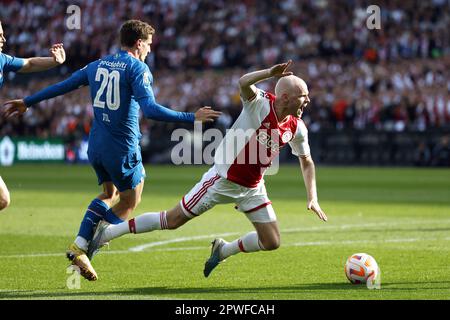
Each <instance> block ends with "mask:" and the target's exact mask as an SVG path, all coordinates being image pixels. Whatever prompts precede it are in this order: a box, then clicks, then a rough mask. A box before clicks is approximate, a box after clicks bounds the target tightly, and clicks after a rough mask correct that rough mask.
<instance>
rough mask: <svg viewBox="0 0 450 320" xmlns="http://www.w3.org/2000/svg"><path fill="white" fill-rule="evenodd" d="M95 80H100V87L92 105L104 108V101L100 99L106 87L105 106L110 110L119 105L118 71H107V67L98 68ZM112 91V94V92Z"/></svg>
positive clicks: (117, 107)
mask: <svg viewBox="0 0 450 320" xmlns="http://www.w3.org/2000/svg"><path fill="white" fill-rule="evenodd" d="M95 81H101V82H102V83H101V84H100V88H99V89H98V91H97V95H96V96H95V99H94V107H97V108H102V109H103V108H105V102H104V101H101V100H100V97H101V96H102V95H103V92H104V91H105V88H106V106H107V107H108V109H110V110H117V109H119V107H120V73H119V71H117V70H114V71H111V72H109V71H108V69H105V68H98V69H97V73H96V75H95ZM113 93H114V94H113Z"/></svg>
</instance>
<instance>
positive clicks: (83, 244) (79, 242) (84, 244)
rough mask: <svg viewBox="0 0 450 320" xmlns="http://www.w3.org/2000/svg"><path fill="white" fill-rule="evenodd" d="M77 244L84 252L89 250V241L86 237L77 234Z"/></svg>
mask: <svg viewBox="0 0 450 320" xmlns="http://www.w3.org/2000/svg"><path fill="white" fill-rule="evenodd" d="M75 244H76V245H77V246H78V248H80V249H81V250H83V251H84V252H87V250H88V242H87V241H86V239H85V238H83V237H80V236H77V237H76V238H75Z"/></svg>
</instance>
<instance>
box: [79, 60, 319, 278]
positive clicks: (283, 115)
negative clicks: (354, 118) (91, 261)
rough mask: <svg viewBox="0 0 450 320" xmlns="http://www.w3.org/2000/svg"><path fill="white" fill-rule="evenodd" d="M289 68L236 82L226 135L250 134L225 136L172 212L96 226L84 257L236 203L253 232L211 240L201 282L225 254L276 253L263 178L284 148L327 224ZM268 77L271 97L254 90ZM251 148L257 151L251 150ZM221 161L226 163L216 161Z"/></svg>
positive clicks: (300, 84) (300, 93)
mask: <svg viewBox="0 0 450 320" xmlns="http://www.w3.org/2000/svg"><path fill="white" fill-rule="evenodd" d="M291 63H292V61H288V62H286V63H283V64H278V65H275V66H273V67H271V68H270V69H265V70H260V71H255V72H252V73H249V74H246V75H244V76H243V77H241V78H240V80H239V86H240V94H241V99H242V102H243V110H242V112H241V114H240V116H239V118H238V119H237V120H236V122H235V123H234V125H233V127H232V128H231V131H233V130H244V131H246V132H253V133H252V134H251V135H250V136H249V137H248V138H247V139H246V140H245V141H240V142H238V143H237V147H236V145H235V143H234V142H233V141H230V139H232V137H231V134H230V132H228V133H227V135H226V136H225V138H224V139H223V140H222V142H221V144H220V145H219V147H218V150H217V151H216V155H215V164H214V166H213V167H212V168H211V169H210V170H209V171H208V172H206V173H205V174H204V175H203V177H202V179H201V181H200V182H199V183H197V184H196V185H195V186H194V187H193V188H192V190H191V191H190V192H188V193H187V194H186V195H185V196H184V197H183V198H182V199H181V201H180V202H179V203H178V204H177V205H176V206H175V208H173V209H172V210H169V211H162V212H149V213H144V214H142V215H139V216H137V217H136V218H134V219H131V220H129V221H128V222H124V223H121V224H117V225H108V224H106V223H101V224H99V227H98V228H97V231H96V233H95V236H94V239H93V240H92V241H91V243H90V246H89V249H88V256H90V257H92V256H93V255H94V254H95V253H96V252H97V251H98V249H99V248H100V247H102V246H103V245H105V244H106V243H107V242H108V241H110V240H112V239H115V238H117V237H120V236H121V235H123V234H126V233H143V232H149V231H153V230H162V229H177V228H178V227H180V226H182V225H183V224H185V223H186V222H188V221H189V220H191V219H192V218H194V217H197V216H199V215H201V214H202V213H203V212H205V211H207V210H209V209H211V208H212V207H214V206H215V205H217V204H221V203H234V204H236V208H237V209H238V210H239V211H241V212H243V213H244V214H245V215H246V217H247V218H248V219H249V220H250V221H251V222H252V223H253V225H254V227H255V229H256V232H255V231H253V232H250V233H247V234H245V235H243V236H242V237H240V238H238V239H236V240H234V241H232V242H226V241H225V240H223V239H215V240H214V241H213V242H212V250H211V256H210V258H209V259H208V260H207V261H206V263H205V268H204V275H205V277H208V276H209V274H210V273H211V271H212V270H213V269H214V268H215V267H216V266H217V265H218V264H219V263H220V262H221V261H223V260H225V259H226V258H227V257H229V256H231V255H234V254H237V253H239V252H256V251H260V250H275V249H277V248H278V247H279V246H280V232H279V229H278V223H277V218H276V215H275V212H274V209H273V207H272V205H271V201H270V200H269V198H268V196H267V192H266V188H265V185H264V180H263V175H264V172H265V170H266V169H267V167H268V166H269V165H270V161H271V160H272V159H273V158H274V157H275V156H276V155H277V154H278V153H279V150H280V148H282V147H283V146H284V145H285V144H287V143H289V144H290V146H291V148H292V153H293V154H294V155H296V156H297V157H298V158H299V161H300V166H301V171H302V174H303V178H304V182H305V186H306V191H307V208H308V209H309V210H312V211H313V212H315V213H316V214H317V216H318V217H319V218H320V219H321V220H323V221H327V216H326V214H325V213H324V212H323V211H322V209H321V208H320V205H319V203H318V198H317V189H316V179H315V166H314V162H313V160H312V158H311V154H310V148H309V144H308V131H307V128H306V126H305V124H304V123H303V121H302V120H301V115H302V113H303V111H304V109H305V107H306V106H307V105H308V103H309V102H310V100H309V92H308V88H307V86H306V83H305V82H304V81H303V80H302V79H300V78H298V77H296V76H294V75H292V72H287V71H286V70H287V68H288V67H289V65H290V64H291ZM271 77H279V78H280V79H279V80H278V82H277V84H276V87H275V94H276V95H272V94H270V93H268V92H264V91H262V90H260V89H258V88H257V87H256V86H255V84H256V83H258V82H260V81H262V80H265V79H268V78H271ZM238 136H239V135H238ZM255 145H256V147H257V148H254V147H255ZM257 149H259V150H261V149H262V150H263V151H264V152H262V153H261V154H262V155H265V156H266V157H265V158H264V157H261V158H260V157H257V161H250V158H251V152H254V150H257ZM252 150H253V151H252ZM230 154H231V155H232V156H231V157H230ZM248 156H250V157H248ZM224 158H228V159H231V161H222V160H223V159H224ZM242 159H244V161H242Z"/></svg>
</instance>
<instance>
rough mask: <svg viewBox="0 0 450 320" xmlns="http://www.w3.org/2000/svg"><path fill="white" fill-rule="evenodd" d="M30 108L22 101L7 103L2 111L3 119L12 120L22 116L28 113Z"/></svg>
mask: <svg viewBox="0 0 450 320" xmlns="http://www.w3.org/2000/svg"><path fill="white" fill-rule="evenodd" d="M27 109H28V107H27V106H26V105H25V102H23V100H22V99H19V100H10V101H6V102H5V103H4V104H3V108H2V110H1V114H2V117H4V118H12V117H15V116H18V115H22V114H24V113H25V112H26V111H27Z"/></svg>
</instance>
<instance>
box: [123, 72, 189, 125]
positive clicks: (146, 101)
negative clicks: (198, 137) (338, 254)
mask: <svg viewBox="0 0 450 320" xmlns="http://www.w3.org/2000/svg"><path fill="white" fill-rule="evenodd" d="M131 77H132V83H131V88H132V90H133V95H134V97H135V99H136V101H137V102H138V103H139V106H140V107H141V109H142V112H143V113H144V116H145V117H146V118H150V119H154V120H159V121H167V122H194V121H195V115H194V113H192V112H179V111H174V110H171V109H169V108H166V107H164V106H162V105H160V104H158V103H157V102H156V100H155V95H154V94H153V89H152V83H153V77H152V75H151V73H150V70H149V69H148V67H147V66H144V65H143V64H139V65H137V66H136V67H135V68H134V70H132V72H131Z"/></svg>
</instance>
